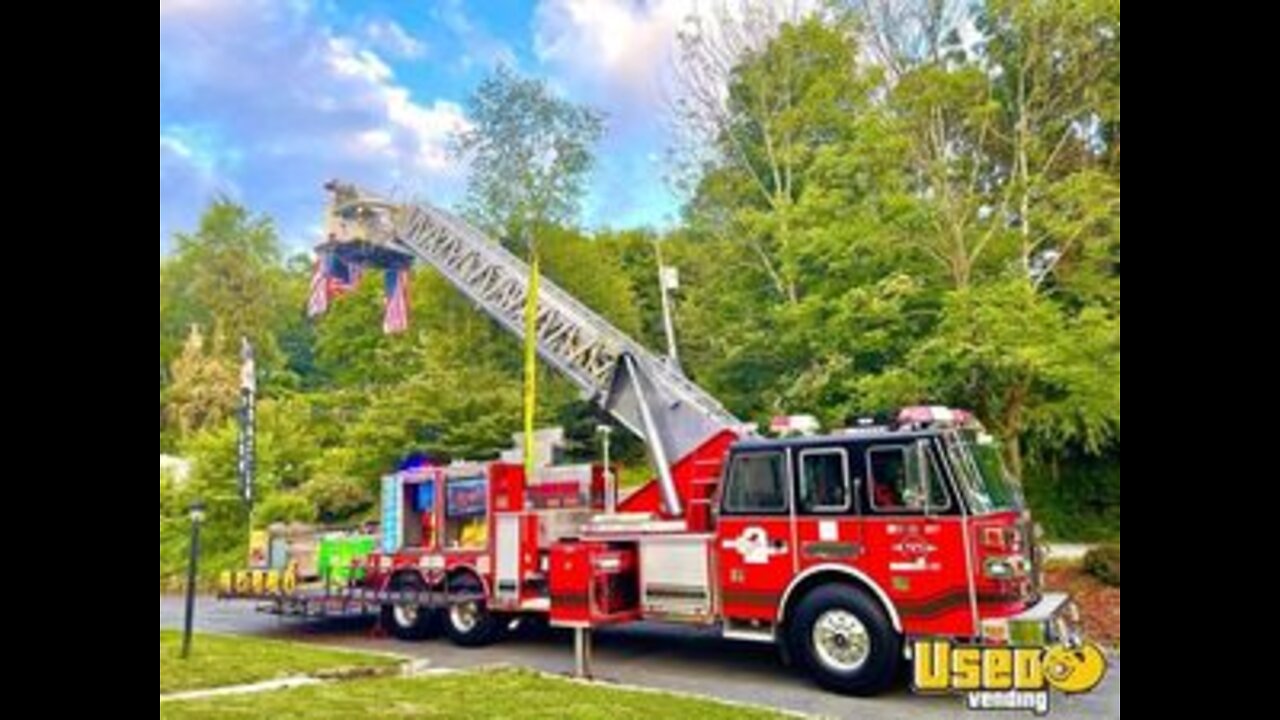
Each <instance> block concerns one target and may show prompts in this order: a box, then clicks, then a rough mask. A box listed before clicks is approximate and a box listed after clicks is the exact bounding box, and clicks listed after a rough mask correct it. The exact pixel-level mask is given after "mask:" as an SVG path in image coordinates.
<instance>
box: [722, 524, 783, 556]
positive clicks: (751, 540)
mask: <svg viewBox="0 0 1280 720" xmlns="http://www.w3.org/2000/svg"><path fill="white" fill-rule="evenodd" d="M724 549H725V550H733V551H734V552H737V553H738V554H739V555H741V556H742V562H743V563H745V564H747V565H768V564H769V559H770V558H772V557H775V556H778V555H785V554H787V552H788V549H787V546H786V544H785V543H779V544H778V545H776V546H775V545H773V544H771V543H770V542H769V533H767V532H765V529H764V528H762V527H758V526H753V527H749V528H747V529H745V530H743V531H742V534H741V535H739V536H738V537H737V538H736V539H734V540H730V541H727V542H725V544H724Z"/></svg>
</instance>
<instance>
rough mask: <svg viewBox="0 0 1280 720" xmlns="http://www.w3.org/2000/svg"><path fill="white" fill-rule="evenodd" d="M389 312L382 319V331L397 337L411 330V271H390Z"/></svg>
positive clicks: (388, 281)
mask: <svg viewBox="0 0 1280 720" xmlns="http://www.w3.org/2000/svg"><path fill="white" fill-rule="evenodd" d="M386 284H387V312H386V315H385V316H384V317H383V319H382V331H383V332H384V333H386V334H387V335H395V334H398V333H402V332H405V331H406V330H408V329H409V271H408V270H388V271H387V275H386Z"/></svg>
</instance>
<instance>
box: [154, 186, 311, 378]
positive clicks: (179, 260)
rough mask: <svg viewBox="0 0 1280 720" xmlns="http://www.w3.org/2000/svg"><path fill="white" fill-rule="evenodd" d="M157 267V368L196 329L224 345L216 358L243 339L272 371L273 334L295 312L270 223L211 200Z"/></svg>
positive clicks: (275, 361) (276, 356)
mask: <svg viewBox="0 0 1280 720" xmlns="http://www.w3.org/2000/svg"><path fill="white" fill-rule="evenodd" d="M162 267H163V270H162V272H161V286H160V295H161V300H160V306H161V314H160V336H161V344H160V348H161V364H163V365H166V366H167V365H168V364H169V363H171V362H172V360H173V357H174V356H173V354H172V353H174V352H175V351H176V350H177V349H178V347H180V345H181V342H182V338H183V337H185V333H186V332H187V329H188V328H189V327H190V326H191V325H193V324H198V325H200V326H202V327H205V328H208V329H210V330H212V331H216V332H217V333H220V334H221V335H222V336H223V337H225V338H227V342H226V343H224V344H223V345H222V347H220V348H218V351H219V352H222V353H224V354H225V355H226V356H227V357H228V358H230V357H234V356H236V355H237V354H238V352H239V347H240V346H239V340H240V338H242V337H247V338H249V340H250V341H252V342H253V343H254V346H255V347H256V348H257V350H258V362H259V365H260V367H261V368H262V369H263V371H264V372H265V373H268V374H270V373H273V372H274V371H276V370H277V369H278V367H279V365H280V352H279V348H278V345H277V341H276V335H277V330H278V329H279V327H280V325H281V323H282V322H286V321H287V320H289V319H292V318H296V317H297V315H298V313H299V312H300V308H301V307H302V306H301V305H300V304H294V301H296V300H297V299H298V298H297V296H296V292H295V294H294V295H293V296H290V295H289V294H288V293H286V292H285V288H284V287H283V284H284V282H285V278H286V275H285V272H284V269H283V268H282V267H281V264H280V250H279V240H278V239H277V237H276V232H275V228H274V226H273V224H272V223H271V221H270V220H269V219H267V218H265V217H260V216H254V215H253V214H251V213H250V212H249V211H248V210H247V209H245V208H244V207H241V206H239V205H236V204H235V203H232V202H230V201H228V200H218V201H215V202H214V203H213V204H211V205H210V206H209V209H208V210H207V211H206V212H205V214H204V215H203V216H202V217H201V219H200V225H199V228H198V229H197V230H196V232H194V233H190V234H188V233H179V234H178V235H177V236H176V237H175V251H174V254H173V256H172V257H170V258H169V259H167V260H166V261H164V262H163V263H162ZM166 353H170V354H169V355H167V356H166Z"/></svg>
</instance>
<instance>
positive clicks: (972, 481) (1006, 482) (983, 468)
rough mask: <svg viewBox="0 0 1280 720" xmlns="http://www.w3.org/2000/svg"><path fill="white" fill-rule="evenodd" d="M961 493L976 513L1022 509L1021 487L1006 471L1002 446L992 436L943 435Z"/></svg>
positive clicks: (972, 433)
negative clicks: (1001, 452) (1001, 450)
mask: <svg viewBox="0 0 1280 720" xmlns="http://www.w3.org/2000/svg"><path fill="white" fill-rule="evenodd" d="M943 444H944V445H946V448H947V454H948V456H949V457H950V459H951V466H952V467H953V468H954V469H955V472H956V482H957V483H958V484H959V485H960V491H961V492H963V493H964V495H965V498H966V499H967V500H968V501H969V507H970V508H972V510H973V512H974V513H975V514H979V515H982V514H987V513H993V512H1000V511H1003V510H1018V509H1021V508H1022V493H1021V491H1020V489H1019V484H1018V481H1017V479H1016V478H1014V477H1013V476H1012V475H1011V474H1010V473H1009V471H1008V469H1006V467H1005V464H1004V457H1003V456H1002V455H1001V454H1000V445H999V444H998V443H997V442H996V441H995V439H994V438H992V437H991V436H989V435H986V434H984V433H979V432H974V431H964V432H960V433H947V434H945V435H944V436H943Z"/></svg>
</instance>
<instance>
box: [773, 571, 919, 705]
mask: <svg viewBox="0 0 1280 720" xmlns="http://www.w3.org/2000/svg"><path fill="white" fill-rule="evenodd" d="M850 619H853V620H856V623H850V622H849V620H850ZM819 623H822V624H823V628H824V629H826V630H830V629H831V628H832V625H833V623H834V625H835V626H836V627H838V628H840V629H841V630H842V631H843V632H835V633H831V632H827V633H825V635H826V638H827V642H826V643H823V644H824V645H825V646H826V647H827V649H825V650H824V649H822V648H820V647H819V645H820V643H821V642H822V641H820V640H819V636H820V634H823V633H819V632H818V626H819ZM858 626H861V630H860V631H859V630H858ZM788 635H789V638H788V641H789V643H790V646H791V652H792V656H793V657H794V658H795V659H796V660H798V661H799V662H800V663H801V664H803V665H804V667H805V668H806V669H807V670H808V671H809V674H810V675H811V676H812V677H813V679H814V680H815V681H816V682H817V683H818V684H819V685H821V686H822V687H824V688H826V689H828V690H831V691H833V692H837V693H841V694H843V695H855V696H859V697H869V696H873V695H877V694H880V693H882V692H884V691H885V690H887V689H889V688H890V687H891V686H892V685H893V684H894V682H896V681H897V678H898V670H899V668H900V667H901V664H902V637H901V636H900V635H899V634H898V633H897V631H895V630H894V629H893V623H891V622H890V621H889V618H888V616H887V615H886V614H885V611H884V609H883V608H882V607H880V603H878V602H876V601H875V599H873V598H871V597H870V596H869V595H867V594H866V593H865V592H863V591H861V590H859V589H857V588H853V587H849V586H846V585H829V586H825V587H820V588H817V589H815V590H813V591H811V592H810V593H809V594H808V595H806V596H805V597H804V598H803V599H802V600H801V601H800V604H799V605H798V606H797V607H796V611H795V613H794V615H793V616H792V619H791V622H790V624H789V628H788ZM863 643H865V649H864V650H862V651H861V652H859V650H858V648H859V647H860V646H861V645H862V644H863ZM842 659H843V660H845V662H844V663H841V660H842Z"/></svg>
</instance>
